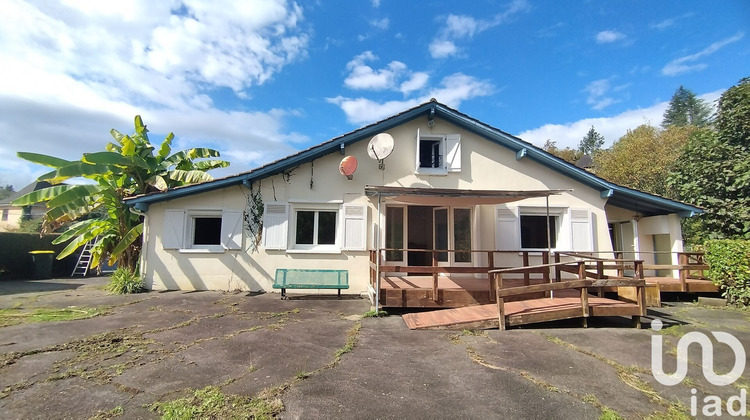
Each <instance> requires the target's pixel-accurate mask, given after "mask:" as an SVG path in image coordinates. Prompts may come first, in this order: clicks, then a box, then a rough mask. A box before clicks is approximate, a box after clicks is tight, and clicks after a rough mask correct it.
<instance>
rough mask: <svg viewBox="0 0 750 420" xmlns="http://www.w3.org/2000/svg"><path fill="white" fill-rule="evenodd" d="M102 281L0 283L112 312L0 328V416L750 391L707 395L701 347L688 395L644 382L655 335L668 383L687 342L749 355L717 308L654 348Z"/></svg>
mask: <svg viewBox="0 0 750 420" xmlns="http://www.w3.org/2000/svg"><path fill="white" fill-rule="evenodd" d="M105 282H106V279H105V278H87V279H73V280H68V279H63V280H50V281H33V282H2V283H0V308H11V307H21V308H24V309H33V308H44V307H46V308H65V307H69V306H78V307H98V306H102V307H104V306H106V307H109V312H108V314H107V315H103V316H97V317H94V318H90V319H82V320H77V321H64V322H41V323H27V324H21V325H14V326H9V327H4V328H0V412H2V413H3V415H2V416H3V417H9V418H89V417H92V416H95V415H97V414H102V413H107V412H109V411H110V410H112V409H113V408H115V407H120V408H122V410H123V416H124V417H126V418H156V417H158V414H157V413H155V412H153V411H150V410H149V409H148V407H149V406H150V404H152V403H154V402H157V401H167V400H172V399H176V398H179V397H183V396H187V395H189V394H190V393H191V392H192V390H194V389H200V388H202V387H205V386H207V385H213V386H217V387H220V389H221V390H222V391H223V392H224V393H225V394H236V395H242V396H248V397H256V396H259V395H261V394H264V393H268V391H269V390H274V391H272V392H271V394H273V396H274V398H277V397H278V398H280V399H281V400H282V402H283V404H284V406H285V410H284V411H283V412H282V413H281V416H282V417H284V418H373V417H377V418H415V417H417V418H426V417H430V418H445V417H459V418H507V417H511V418H592V419H595V418H599V416H600V415H601V414H602V410H604V409H605V408H606V409H611V410H613V411H615V412H617V413H618V414H619V415H621V416H622V417H624V418H642V417H645V416H648V415H650V414H653V413H655V412H658V411H662V412H664V411H666V410H667V409H669V408H670V406H671V405H673V404H681V407H679V406H677V407H678V409H681V410H683V412H685V410H686V408H687V407H689V404H690V398H691V395H692V394H691V389H692V388H696V389H697V393H698V396H699V397H701V398H702V397H703V396H704V395H718V396H720V397H721V398H722V399H723V400H724V401H726V400H727V399H728V398H730V397H731V396H733V395H736V394H738V393H739V386H740V385H742V386H749V385H750V384H749V383H748V382H747V380H746V379H744V376H743V378H742V379H741V380H740V381H739V383H738V384H736V386H726V387H717V386H714V385H711V384H710V383H708V382H707V381H706V380H705V378H703V377H702V371H701V366H700V363H701V352H700V349H699V348H698V346H693V347H691V348H690V350H689V358H690V366H689V374H688V379H687V380H686V381H685V383H683V384H679V385H677V386H673V387H667V386H664V385H661V384H659V383H658V382H657V381H656V380H655V379H654V378H653V376H652V375H651V374H650V367H651V366H650V363H651V353H650V350H651V342H652V337H654V336H656V334H660V335H659V336H660V337H661V338H662V339H663V343H664V354H663V356H664V369H665V371H667V372H672V371H674V368H675V366H676V359H675V355H674V347H675V345H676V343H677V341H678V340H679V339H680V337H681V336H682V335H684V334H685V333H687V332H690V331H697V332H701V333H704V334H708V335H710V332H711V331H727V332H730V333H731V334H733V335H735V336H736V337H737V338H738V339H739V340H740V341H741V343H743V345H744V348H745V349H747V350H748V353H747V354H750V344H748V343H750V322H748V321H750V313H748V312H743V311H736V310H732V309H728V308H719V309H715V308H705V307H702V306H697V305H692V304H689V303H676V304H670V305H671V306H666V307H664V308H660V309H658V310H655V311H652V312H651V313H650V315H651V316H652V317H659V318H660V319H663V320H665V326H666V327H669V326H672V328H670V329H669V330H668V331H667V332H662V333H657V332H654V331H652V330H650V329H648V322H649V320H648V319H646V320H645V321H644V329H643V330H636V329H633V328H628V325H629V320H627V319H624V318H623V319H618V318H612V319H605V320H595V321H592V322H591V324H590V325H591V328H588V329H585V330H584V329H581V328H579V325H580V324H579V323H578V322H575V321H568V322H557V323H549V324H542V325H535V326H527V327H525V328H523V329H511V330H508V331H497V330H492V331H485V332H470V331H464V332H445V331H411V330H408V328H406V326H405V325H404V324H403V321H402V320H401V318H400V317H397V316H391V317H386V318H363V319H361V318H360V316H361V315H362V314H364V313H365V312H366V311H368V310H369V309H370V308H369V303H368V302H367V301H365V300H362V299H359V298H356V297H346V298H344V299H341V300H338V299H335V298H331V297H325V298H320V297H314V296H311V297H303V296H294V298H293V299H290V300H284V301H282V300H280V299H279V296H278V294H251V293H223V292H210V291H209V292H151V293H145V294H139V295H131V296H112V295H108V294H106V293H105V292H104V291H103V289H102V286H103V285H104V284H105ZM360 325H361V327H360V328H355V327H357V326H360ZM355 343H356V344H355ZM714 347H716V352H715V355H716V358H715V365H716V366H715V369H716V371H717V372H726V371H728V370H729V368H730V367H731V365H732V363H733V361H734V355H733V353H731V352H730V351H729V350H728V348H721V346H719V345H715V346H714ZM724 347H726V346H724ZM338 353H341V357H340V358H337V356H336V355H337V354H338ZM747 365H750V363H747ZM623 371H624V372H625V373H626V375H623V374H622V372H623ZM628 375H630V376H628ZM631 380H632V381H635V382H634V383H629V381H631ZM71 401H75V402H76V403H75V404H72V403H71Z"/></svg>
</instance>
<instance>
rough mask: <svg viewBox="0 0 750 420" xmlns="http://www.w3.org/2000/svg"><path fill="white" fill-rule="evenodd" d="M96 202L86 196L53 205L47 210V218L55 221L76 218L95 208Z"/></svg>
mask: <svg viewBox="0 0 750 420" xmlns="http://www.w3.org/2000/svg"><path fill="white" fill-rule="evenodd" d="M96 207H97V206H96V203H94V202H92V201H91V200H90V199H87V198H79V199H77V200H75V201H71V202H69V203H67V204H63V205H61V206H57V207H53V208H51V209H49V210H48V211H47V214H45V217H46V218H47V220H50V221H54V222H57V223H60V222H67V221H71V220H76V219H78V218H79V217H81V216H84V215H86V214H89V213H90V212H91V211H92V210H94V209H95V208H96Z"/></svg>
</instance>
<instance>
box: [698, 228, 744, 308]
mask: <svg viewBox="0 0 750 420" xmlns="http://www.w3.org/2000/svg"><path fill="white" fill-rule="evenodd" d="M704 246H705V250H706V256H705V258H706V264H708V266H709V267H710V268H709V270H708V278H709V279H711V281H712V282H713V283H714V284H715V285H717V286H719V289H720V290H721V291H722V294H723V296H724V297H725V298H727V303H729V304H730V305H735V306H750V241H746V240H740V239H716V240H710V241H706V243H705V245H704Z"/></svg>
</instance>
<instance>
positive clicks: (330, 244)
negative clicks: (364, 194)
mask: <svg viewBox="0 0 750 420" xmlns="http://www.w3.org/2000/svg"><path fill="white" fill-rule="evenodd" d="M263 246H264V247H265V248H266V249H267V250H278V251H287V252H310V253H316V252H322V253H337V252H341V251H365V250H366V249H367V206H366V205H363V204H342V203H297V202H292V203H286V202H274V203H266V205H265V211H264V213H263Z"/></svg>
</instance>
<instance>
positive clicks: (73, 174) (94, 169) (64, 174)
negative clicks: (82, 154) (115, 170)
mask: <svg viewBox="0 0 750 420" xmlns="http://www.w3.org/2000/svg"><path fill="white" fill-rule="evenodd" d="M108 172H110V170H109V168H108V167H107V166H106V165H91V164H89V163H85V162H81V161H77V162H71V163H70V164H68V165H66V166H63V167H62V168H59V169H58V170H56V171H54V172H50V173H48V174H44V175H42V176H40V177H39V180H40V181H47V180H58V179H62V180H65V179H69V178H77V177H86V176H91V175H105V174H107V173H108Z"/></svg>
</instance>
